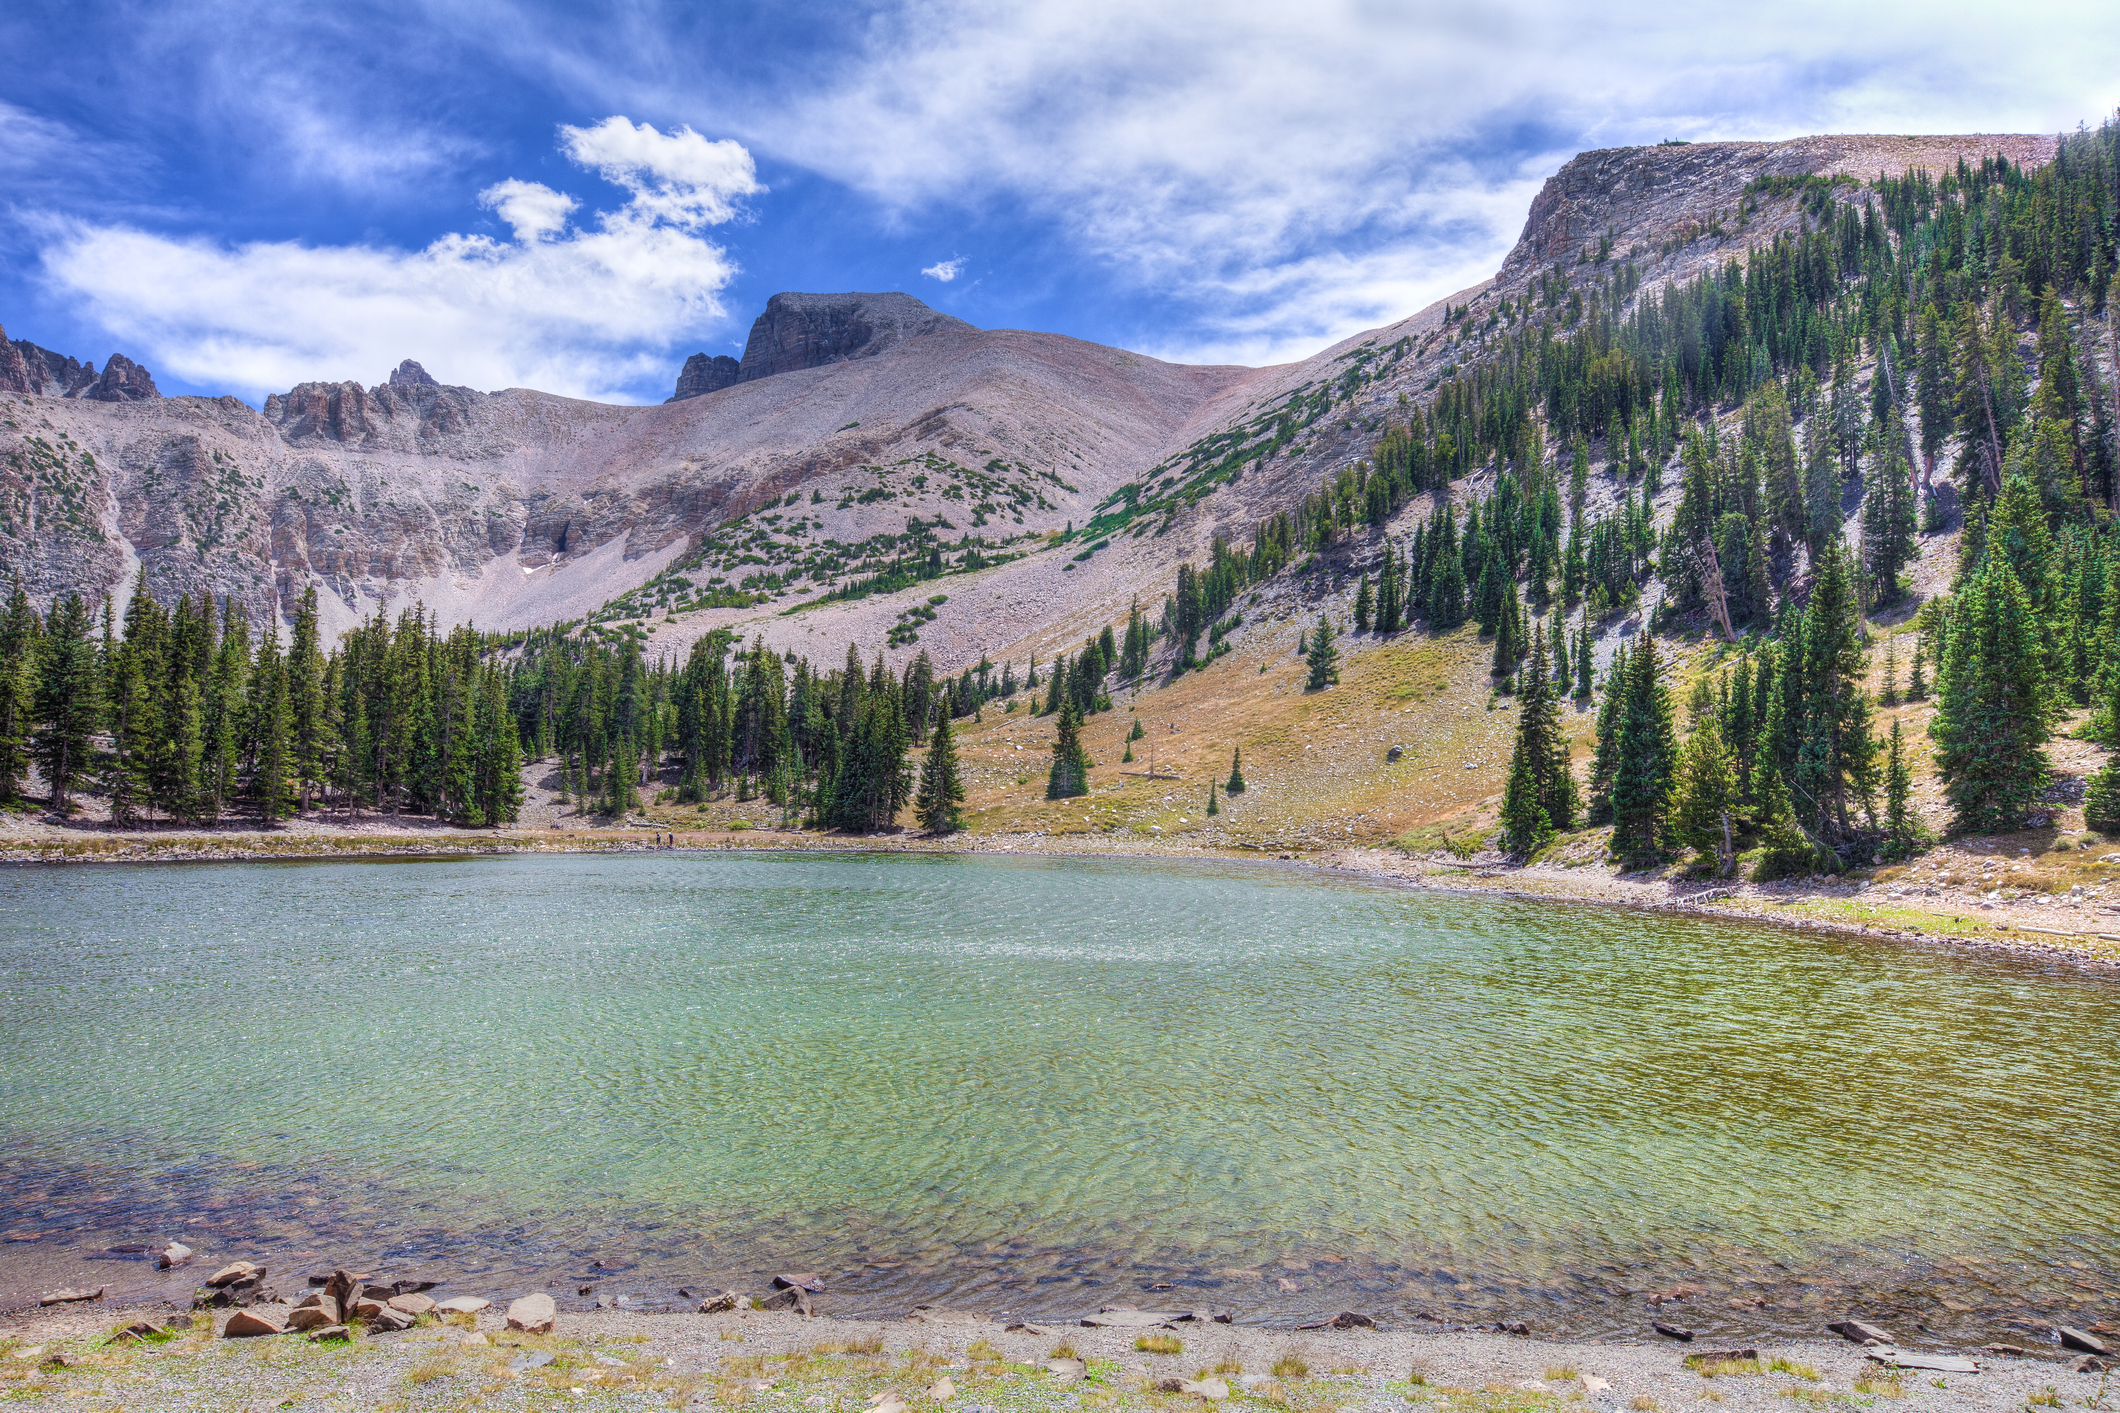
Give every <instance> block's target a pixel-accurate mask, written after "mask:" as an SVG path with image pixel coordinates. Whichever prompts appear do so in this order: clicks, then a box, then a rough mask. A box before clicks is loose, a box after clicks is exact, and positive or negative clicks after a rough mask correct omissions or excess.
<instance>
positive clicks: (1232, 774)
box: [1222, 746, 1244, 795]
mask: <svg viewBox="0 0 2120 1413" xmlns="http://www.w3.org/2000/svg"><path fill="white" fill-rule="evenodd" d="M1222 790H1223V793H1224V794H1229V795H1241V794H1243V793H1244V748H1243V747H1242V746H1239V747H1237V749H1236V751H1235V753H1234V754H1232V755H1231V756H1230V758H1229V783H1228V784H1227V785H1225V786H1223V787H1222Z"/></svg>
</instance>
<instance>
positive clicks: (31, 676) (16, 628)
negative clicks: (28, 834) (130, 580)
mask: <svg viewBox="0 0 2120 1413" xmlns="http://www.w3.org/2000/svg"><path fill="white" fill-rule="evenodd" d="M42 636H43V625H42V624H41V623H39V622H38V620H37V610H36V609H35V608H33V607H31V605H30V601H29V593H28V591H27V590H25V589H24V588H23V587H22V579H21V576H20V575H17V576H16V578H15V589H14V593H13V594H12V595H11V596H10V597H9V599H8V605H7V616H6V618H5V619H4V620H0V804H14V803H16V802H17V801H19V800H20V799H21V798H22V782H23V779H24V777H25V776H26V775H27V774H28V773H29V745H30V733H31V731H32V729H33V728H34V725H35V720H36V714H37V670H38V663H39V660H40V656H41V654H40V650H39V646H38V641H39V639H40V638H42Z"/></svg>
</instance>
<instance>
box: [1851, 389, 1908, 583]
mask: <svg viewBox="0 0 2120 1413" xmlns="http://www.w3.org/2000/svg"><path fill="white" fill-rule="evenodd" d="M1905 445H1906V434H1905V432H1904V431H1903V430H1902V429H1901V427H1900V424H1899V410H1898V409H1897V408H1894V409H1892V411H1891V413H1890V414H1889V416H1888V418H1887V421H1886V426H1885V430H1884V431H1883V433H1882V434H1881V438H1880V454H1879V455H1878V457H1877V460H1876V465H1875V466H1874V467H1873V469H1872V471H1871V473H1870V480H1871V482H1872V484H1871V485H1870V486H1869V487H1868V488H1867V489H1866V490H1865V492H1864V495H1863V502H1862V566H1863V572H1864V574H1865V575H1867V576H1868V579H1869V583H1870V599H1871V601H1872V602H1873V603H1877V604H1890V603H1897V602H1898V601H1899V597H1900V594H1901V593H1902V592H1903V588H1902V586H1901V584H1900V582H1899V572H1900V571H1901V570H1902V569H1904V568H1906V566H1907V565H1909V564H1911V563H1913V561H1914V558H1915V556H1916V554H1917V553H1918V551H1917V550H1916V548H1915V545H1914V532H1915V528H1916V526H1915V512H1914V485H1913V481H1912V478H1911V473H1910V471H1909V470H1908V467H1907V462H1906V457H1905V455H1904V454H1903V453H1902V451H1901V450H1900V449H1901V448H1902V447H1904V446H1905Z"/></svg>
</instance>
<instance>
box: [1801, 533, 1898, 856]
mask: <svg viewBox="0 0 2120 1413" xmlns="http://www.w3.org/2000/svg"><path fill="white" fill-rule="evenodd" d="M1852 577H1853V576H1852V574H1851V573H1850V570H1849V566H1848V563H1847V556H1846V555H1845V554H1843V553H1842V552H1841V551H1840V549H1839V548H1838V547H1837V546H1835V547H1831V548H1829V549H1828V550H1827V551H1826V554H1825V556H1824V559H1823V562H1822V563H1821V565H1820V568H1819V574H1818V582H1817V584H1816V585H1815V586H1813V588H1812V590H1811V602H1810V605H1809V607H1808V608H1807V609H1806V610H1805V613H1804V623H1803V635H1802V649H1801V652H1802V673H1803V680H1802V693H1803V696H1802V717H1801V721H1800V722H1799V723H1792V724H1795V725H1796V726H1797V728H1798V734H1799V736H1800V744H1799V745H1798V746H1797V750H1796V753H1795V779H1794V784H1795V786H1796V794H1797V797H1798V799H1799V800H1801V801H1803V802H1804V806H1799V810H1798V813H1799V814H1809V815H1810V816H1811V817H1812V819H1813V821H1814V823H1813V826H1812V828H1813V832H1814V833H1816V834H1818V835H1820V836H1823V837H1824V838H1825V840H1826V841H1827V842H1828V843H1836V842H1839V841H1843V840H1846V839H1848V838H1850V837H1851V836H1852V834H1853V832H1854V826H1853V824H1852V822H1851V820H1850V817H1849V813H1848V805H1849V801H1850V797H1851V795H1852V796H1853V797H1854V798H1855V799H1857V800H1864V801H1867V800H1870V799H1872V798H1873V789H1874V770H1875V764H1876V757H1877V743H1876V740H1875V739H1874V737H1873V736H1872V734H1871V731H1870V699H1869V696H1868V694H1867V693H1865V692H1864V691H1863V690H1862V679H1863V676H1864V673H1865V671H1866V669H1867V667H1868V655H1867V652H1866V650H1865V647H1864V643H1863V626H1862V607H1861V605H1860V604H1859V603H1857V602H1856V599H1855V595H1854V585H1853V583H1852V582H1851V581H1852ZM1789 661H1790V663H1792V664H1793V663H1794V662H1795V661H1796V654H1795V653H1794V652H1793V651H1792V653H1791V654H1790V658H1789ZM1805 806H1807V808H1806V807H1805Z"/></svg>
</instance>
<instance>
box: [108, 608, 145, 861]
mask: <svg viewBox="0 0 2120 1413" xmlns="http://www.w3.org/2000/svg"><path fill="white" fill-rule="evenodd" d="M109 615H110V608H109V602H108V600H106V601H105V605H104V642H105V644H106V648H105V655H106V657H107V658H108V660H109V662H110V668H109V670H108V672H107V673H106V674H105V679H104V680H105V686H104V706H105V724H106V725H107V727H108V728H109V731H110V755H109V757H108V759H107V760H106V761H105V762H104V768H103V788H104V791H105V793H107V794H108V795H109V796H110V822H111V823H112V824H114V825H116V826H118V827H119V828H121V829H124V828H129V827H131V826H132V825H133V824H135V823H137V822H138V820H139V817H140V810H141V806H142V805H143V804H144V803H145V802H146V800H147V798H148V757H149V752H150V751H151V749H152V747H153V742H154V740H155V736H156V734H157V733H156V730H155V725H154V722H153V719H152V718H153V705H152V703H153V698H152V697H151V696H150V695H149V693H148V690H147V682H146V679H145V676H144V674H143V673H142V671H141V664H140V657H141V653H140V650H139V649H138V648H136V647H135V646H134V645H133V644H132V643H130V642H126V643H123V644H118V643H114V642H112V641H111V639H112V636H113V635H112V633H111V631H110V616H109Z"/></svg>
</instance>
